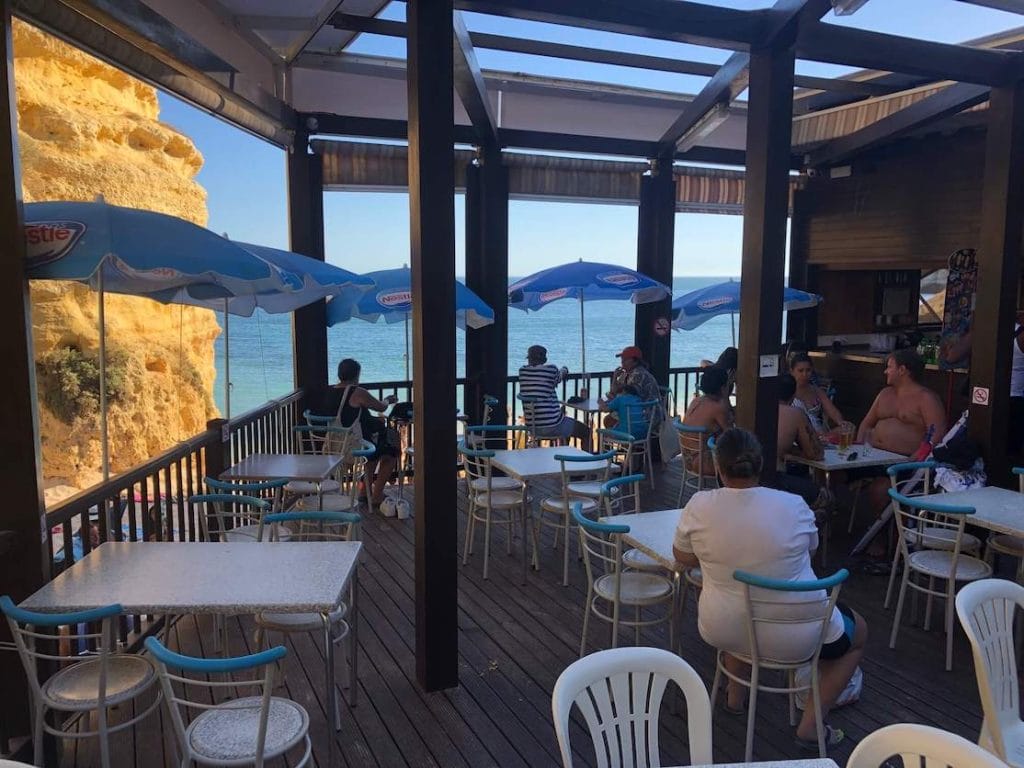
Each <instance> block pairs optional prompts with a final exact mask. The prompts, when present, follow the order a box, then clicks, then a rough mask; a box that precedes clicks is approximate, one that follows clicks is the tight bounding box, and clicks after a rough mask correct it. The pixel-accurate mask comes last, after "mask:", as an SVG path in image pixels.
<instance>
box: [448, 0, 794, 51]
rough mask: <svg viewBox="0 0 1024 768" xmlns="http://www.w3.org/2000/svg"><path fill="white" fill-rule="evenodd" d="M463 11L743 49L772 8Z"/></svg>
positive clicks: (510, 0) (531, 6)
mask: <svg viewBox="0 0 1024 768" xmlns="http://www.w3.org/2000/svg"><path fill="white" fill-rule="evenodd" d="M455 7H456V8H458V9H459V10H462V11H473V12H474V13H488V14H493V15H496V16H507V17H509V18H514V19H526V20H529V21H543V22H547V23H549V24H562V25H566V26H572V27H581V28H583V29H594V30H601V31H604V32H616V33H618V34H622V35H637V36H639V37H651V38H655V39H659V40H673V41H675V42H679V43H691V44H694V45H707V46H711V47H714V48H734V49H737V50H745V49H746V48H749V47H750V46H751V45H754V44H757V43H758V42H760V41H761V40H762V39H763V36H764V34H765V31H766V25H767V24H770V23H771V22H772V20H773V18H774V17H773V15H772V13H771V12H770V11H737V10H733V9H731V8H720V7H718V6H714V5H705V4H702V3H694V2H688V0H636V1H635V2H625V1H624V0H592V2H585V1H584V0H455Z"/></svg>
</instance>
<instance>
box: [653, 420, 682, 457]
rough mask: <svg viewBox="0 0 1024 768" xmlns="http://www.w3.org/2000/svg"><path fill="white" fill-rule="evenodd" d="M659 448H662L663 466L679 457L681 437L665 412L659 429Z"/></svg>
mask: <svg viewBox="0 0 1024 768" xmlns="http://www.w3.org/2000/svg"><path fill="white" fill-rule="evenodd" d="M658 447H659V448H661V462H662V464H668V463H669V462H670V461H671V460H672V459H674V458H675V457H676V456H678V455H679V435H678V434H676V428H675V427H674V426H672V422H671V421H670V420H669V418H668V414H667V413H666V412H665V411H664V410H662V413H661V426H660V427H658Z"/></svg>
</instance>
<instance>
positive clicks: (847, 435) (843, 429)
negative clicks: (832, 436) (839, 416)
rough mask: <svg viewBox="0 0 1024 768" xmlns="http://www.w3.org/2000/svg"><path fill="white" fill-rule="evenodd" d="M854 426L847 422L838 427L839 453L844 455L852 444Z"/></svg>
mask: <svg viewBox="0 0 1024 768" xmlns="http://www.w3.org/2000/svg"><path fill="white" fill-rule="evenodd" d="M853 435H854V426H853V424H851V423H850V422H848V421H844V422H843V423H842V424H840V425H839V453H840V454H843V455H845V454H846V452H847V451H849V450H850V446H851V445H852V444H853Z"/></svg>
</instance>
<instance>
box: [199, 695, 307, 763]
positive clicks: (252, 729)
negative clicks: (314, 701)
mask: <svg viewBox="0 0 1024 768" xmlns="http://www.w3.org/2000/svg"><path fill="white" fill-rule="evenodd" d="M260 702H261V699H260V697H258V696H247V697H245V698H242V699H236V700H235V701H228V702H225V703H224V704H221V705H220V706H219V707H216V708H214V709H208V710H206V711H205V712H203V713H202V714H201V715H199V716H198V717H197V718H196V719H195V720H193V721H192V724H191V725H190V726H189V727H188V731H187V732H186V734H185V735H186V738H187V739H188V743H189V746H190V747H191V749H192V750H193V751H194V752H195V753H196V754H197V755H198V756H200V757H203V758H210V759H213V760H237V761H242V760H245V759H246V758H254V757H255V755H256V736H257V732H258V730H259V722H260ZM308 728H309V715H307V714H306V710H305V709H303V708H302V707H301V706H300V705H299V704H296V703H295V702H294V701H291V700H289V699H282V698H279V697H277V696H275V697H273V698H272V699H271V700H270V712H269V716H268V718H267V737H266V742H265V744H264V749H263V754H264V756H265V757H271V756H277V755H280V754H282V753H284V752H286V751H288V750H289V749H291V748H292V747H293V746H295V745H296V744H298V743H299V741H300V740H301V739H302V738H303V736H305V735H306V731H307V730H308Z"/></svg>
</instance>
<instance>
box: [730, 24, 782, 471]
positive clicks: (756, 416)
mask: <svg viewBox="0 0 1024 768" xmlns="http://www.w3.org/2000/svg"><path fill="white" fill-rule="evenodd" d="M794 63H795V57H794V51H793V48H792V47H791V46H785V45H784V44H781V41H780V44H779V45H777V46H775V47H772V48H762V49H756V50H754V51H751V54H750V87H749V90H748V94H749V100H748V103H747V173H746V184H745V186H746V197H745V199H744V204H743V260H742V278H741V281H740V285H741V288H740V338H739V351H740V355H739V372H738V376H737V381H736V391H737V392H739V393H740V395H739V397H738V398H737V412H736V415H737V423H738V424H739V426H741V427H744V428H746V429H749V430H751V431H753V432H754V433H755V434H756V435H757V436H758V438H759V439H760V441H761V447H762V450H763V451H764V475H763V477H764V479H765V482H771V480H772V478H774V476H775V458H776V452H777V443H778V436H777V430H778V417H779V408H778V393H777V389H778V385H777V381H778V377H777V375H775V374H773V373H771V372H770V371H765V372H763V371H762V370H761V361H762V360H765V361H766V362H767V361H769V360H771V359H772V357H774V356H777V355H778V353H779V343H780V341H781V339H782V288H783V282H784V275H785V267H786V219H787V214H788V210H787V208H788V203H789V156H790V155H789V153H790V140H791V131H792V127H793V121H792V119H791V117H790V114H791V112H792V99H793V66H794ZM775 359H776V361H777V357H775Z"/></svg>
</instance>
